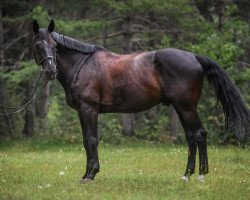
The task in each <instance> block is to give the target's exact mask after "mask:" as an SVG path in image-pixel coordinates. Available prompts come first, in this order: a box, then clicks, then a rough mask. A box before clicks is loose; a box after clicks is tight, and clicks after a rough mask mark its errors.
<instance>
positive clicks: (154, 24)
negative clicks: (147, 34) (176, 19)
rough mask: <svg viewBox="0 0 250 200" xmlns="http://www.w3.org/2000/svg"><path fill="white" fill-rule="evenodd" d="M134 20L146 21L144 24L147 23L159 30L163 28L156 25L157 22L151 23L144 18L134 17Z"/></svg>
mask: <svg viewBox="0 0 250 200" xmlns="http://www.w3.org/2000/svg"><path fill="white" fill-rule="evenodd" d="M133 18H135V19H138V20H141V21H144V22H147V23H148V24H151V25H153V26H155V27H156V28H158V29H160V28H161V27H160V26H159V25H158V24H157V23H155V22H153V21H151V20H149V19H146V18H144V17H138V16H135V17H133Z"/></svg>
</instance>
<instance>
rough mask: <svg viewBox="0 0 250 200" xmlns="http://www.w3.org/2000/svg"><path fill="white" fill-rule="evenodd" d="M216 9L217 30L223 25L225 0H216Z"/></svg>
mask: <svg viewBox="0 0 250 200" xmlns="http://www.w3.org/2000/svg"><path fill="white" fill-rule="evenodd" d="M217 9H218V17H219V19H218V29H219V31H222V28H223V26H224V14H225V1H224V0H218V1H217Z"/></svg>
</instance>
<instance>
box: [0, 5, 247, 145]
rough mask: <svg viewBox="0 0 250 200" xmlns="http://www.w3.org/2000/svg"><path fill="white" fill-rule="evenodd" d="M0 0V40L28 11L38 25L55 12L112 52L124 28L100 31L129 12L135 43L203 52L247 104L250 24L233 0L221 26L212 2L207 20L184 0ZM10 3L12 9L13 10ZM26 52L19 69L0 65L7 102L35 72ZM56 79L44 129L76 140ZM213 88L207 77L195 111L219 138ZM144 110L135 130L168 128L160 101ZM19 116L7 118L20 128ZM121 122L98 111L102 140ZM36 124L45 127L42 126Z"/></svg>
mask: <svg viewBox="0 0 250 200" xmlns="http://www.w3.org/2000/svg"><path fill="white" fill-rule="evenodd" d="M212 3H213V2H212ZM3 5H4V6H5V10H7V15H5V16H3V18H2V19H3V23H4V28H6V30H7V34H5V35H4V39H5V38H7V39H5V40H10V41H12V40H13V39H14V38H15V37H17V35H22V34H23V33H24V32H25V31H28V30H29V29H28V27H29V26H30V22H31V21H32V20H34V19H37V20H38V21H39V24H40V27H45V28H46V27H47V26H48V23H49V21H50V20H51V19H55V22H56V29H55V30H56V32H58V33H60V34H63V35H67V36H70V37H73V38H76V39H79V40H83V41H85V42H89V43H95V44H104V45H105V47H106V48H107V49H109V50H111V51H114V52H116V53H120V52H123V43H124V42H123V37H124V34H118V35H117V36H115V37H113V36H111V37H110V38H109V37H107V38H105V35H112V34H114V33H120V32H121V31H122V30H123V28H124V27H123V26H124V19H125V18H126V17H128V16H129V17H131V18H132V32H133V34H132V35H133V50H134V51H137V50H139V51H141V50H155V49H159V48H168V47H174V48H180V49H183V50H187V51H191V52H194V53H197V54H202V55H206V56H209V57H211V58H212V59H213V60H215V61H216V62H217V63H218V64H219V65H220V66H221V67H223V68H224V69H225V70H226V71H227V72H228V74H229V75H230V77H231V78H232V79H233V80H234V81H235V82H236V84H237V86H238V87H239V89H240V90H241V91H242V94H243V97H244V98H245V100H246V102H247V103H248V105H249V104H250V96H249V94H248V93H249V92H248V91H249V80H250V69H249V64H247V63H249V44H250V38H249V34H250V26H249V24H248V23H247V22H246V21H247V20H245V21H244V19H242V18H239V14H238V13H239V10H238V5H237V4H235V3H228V4H227V6H226V7H225V23H224V26H223V29H222V31H219V30H218V28H217V24H218V15H217V13H216V12H217V11H216V10H214V11H213V12H211V13H210V14H211V15H212V18H213V21H207V20H205V19H204V18H203V16H202V13H201V11H199V10H198V8H197V7H196V4H194V2H193V1H190V0H178V1H176V0H157V1H156V0H141V1H134V0H128V1H115V0H93V1H84V2H80V1H79V2H78V1H76V2H73V3H72V4H68V2H66V1H59V0H56V1H53V2H50V3H49V4H48V3H47V2H46V1H45V2H39V3H38V2H33V3H30V2H29V3H27V2H26V1H24V2H20V1H5V2H4V4H3ZM214 6H216V5H214ZM13 8H18V9H17V11H16V12H13V10H15V9H13ZM107 11H109V12H107ZM105 13H106V14H105ZM107 13H108V14H107ZM22 23H24V24H26V27H23V26H22ZM10 30H11V31H10ZM4 31H5V30H4ZM6 35H7V36H6ZM95 38H97V39H95ZM30 39H31V38H29V39H27V40H30ZM4 42H5V41H4ZM24 46H25V45H24V44H23V43H22V42H21V43H20V44H19V43H18V44H17V45H15V48H13V49H10V51H11V52H7V53H6V57H10V58H12V59H15V60H16V59H17V58H18V57H19V56H20V55H19V53H20V52H22V51H23V49H24ZM26 46H27V45H26ZM29 48H31V47H29ZM29 59H30V56H27V58H26V59H25V62H22V63H21V67H20V68H19V69H18V70H17V71H13V72H0V78H1V79H2V80H4V82H5V83H4V87H5V88H6V90H7V94H6V99H8V103H9V104H11V105H15V104H16V102H20V103H21V102H23V101H24V98H25V95H24V92H25V89H26V88H25V87H26V86H25V84H26V83H27V81H30V80H32V79H34V80H35V79H36V78H37V77H38V74H39V70H38V67H37V66H36V64H35V63H34V62H33V61H31V60H29ZM238 61H239V62H238ZM239 63H243V64H239ZM56 84H58V83H53V84H52V92H51V93H52V94H51V95H52V96H53V98H51V99H50V106H49V107H50V109H49V114H48V130H49V133H50V134H52V135H53V136H54V137H55V138H57V139H58V140H69V141H71V140H72V141H74V140H81V134H80V132H81V129H80V125H79V120H78V116H77V113H76V112H74V111H72V110H71V109H70V108H69V107H68V106H67V105H66V103H65V100H64V94H63V90H62V89H61V88H58V90H57V89H56V90H55V85H56ZM214 96H215V95H214V93H213V91H212V89H211V88H210V87H209V86H208V84H207V83H205V84H204V87H203V94H202V97H201V100H200V103H199V113H200V115H201V118H202V121H203V123H204V126H205V127H206V128H207V130H208V132H209V134H208V135H209V141H211V142H215V141H220V140H222V139H223V137H224V134H225V132H226V131H225V129H224V125H223V121H224V118H223V114H222V109H221V107H220V106H217V104H216V100H215V97H214ZM150 112H151V111H146V112H143V113H141V114H136V120H135V137H137V138H142V139H147V140H159V138H160V137H161V135H168V134H169V122H170V120H169V119H168V116H167V113H168V112H169V111H168V110H167V109H164V108H162V107H160V106H159V107H157V112H156V116H154V117H151V116H149V113H150ZM21 118H22V116H19V117H16V118H15V117H14V118H13V121H14V122H15V123H14V126H15V127H16V129H15V130H17V128H19V132H20V130H21V128H20V127H22V124H23V120H22V119H21ZM121 130H122V127H121V120H120V117H119V115H115V114H107V115H103V116H101V117H100V119H99V132H100V139H101V140H102V141H105V142H110V143H111V142H113V143H122V142H123V141H124V138H123V137H122V134H121ZM38 132H39V131H38ZM40 132H41V134H43V131H42V130H41V131H40ZM17 135H18V134H17Z"/></svg>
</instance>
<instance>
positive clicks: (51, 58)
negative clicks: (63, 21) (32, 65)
mask: <svg viewBox="0 0 250 200" xmlns="http://www.w3.org/2000/svg"><path fill="white" fill-rule="evenodd" d="M54 28H55V24H54V21H53V20H51V22H50V24H49V26H48V28H47V29H44V28H41V29H40V28H39V24H38V23H37V21H36V20H34V22H33V30H34V33H35V39H34V55H35V61H36V63H37V64H38V65H39V66H41V69H42V70H43V71H45V76H46V78H47V79H49V80H51V79H54V78H55V77H56V75H57V69H56V42H55V41H54V40H53V38H52V36H51V33H52V32H53V31H54Z"/></svg>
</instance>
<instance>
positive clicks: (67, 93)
mask: <svg viewBox="0 0 250 200" xmlns="http://www.w3.org/2000/svg"><path fill="white" fill-rule="evenodd" d="M65 98H66V102H67V104H68V105H69V106H70V107H71V108H74V109H76V110H77V109H78V107H79V105H80V104H79V102H77V100H76V98H75V97H74V95H73V94H72V93H71V92H70V91H69V90H65Z"/></svg>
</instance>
